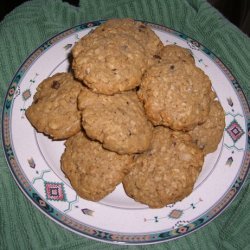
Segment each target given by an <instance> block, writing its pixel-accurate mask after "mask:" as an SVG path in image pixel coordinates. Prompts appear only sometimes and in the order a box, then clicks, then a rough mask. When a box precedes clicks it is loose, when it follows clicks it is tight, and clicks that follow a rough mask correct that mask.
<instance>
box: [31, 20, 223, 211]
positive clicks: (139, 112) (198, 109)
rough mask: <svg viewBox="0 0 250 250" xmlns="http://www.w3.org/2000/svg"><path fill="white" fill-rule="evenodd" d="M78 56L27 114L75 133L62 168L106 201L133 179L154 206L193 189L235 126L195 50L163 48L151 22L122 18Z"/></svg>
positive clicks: (84, 192)
mask: <svg viewBox="0 0 250 250" xmlns="http://www.w3.org/2000/svg"><path fill="white" fill-rule="evenodd" d="M72 55H73V62H72V71H73V74H71V73H58V74H56V75H54V76H52V77H49V78H47V79H45V80H44V81H43V82H42V83H41V84H40V85H39V86H38V88H37V92H36V94H35V95H34V101H33V103H32V105H31V106H30V107H29V108H28V109H27V111H26V116H27V118H28V119H29V121H30V122H31V124H32V125H33V126H34V127H35V128H36V129H37V131H38V132H42V133H44V134H46V135H48V136H49V137H51V138H53V139H54V140H62V139H66V142H65V146H66V149H65V152H64V153H63V155H62V157H61V167H62V170H63V172H64V173H65V175H66V176H67V177H68V178H69V180H70V182H71V185H72V187H73V188H74V189H75V190H76V192H77V193H78V195H79V196H81V197H82V198H85V199H88V200H91V201H98V200H100V199H102V198H104V197H105V196H106V195H108V194H109V193H111V192H112V191H113V190H114V189H115V188H116V186H117V185H118V184H120V183H123V187H124V189H125V192H126V193H127V195H128V196H129V197H131V198H133V199H135V200H136V201H138V202H141V203H143V204H146V205H148V206H149V207H152V208H160V207H163V206H165V205H167V204H169V203H173V202H176V201H178V200H182V199H183V198H184V197H186V196H187V195H189V194H190V193H191V192H192V189H193V186H194V183H195V181H196V179H197V177H198V175H199V173H200V171H201V168H202V165H203V161H204V156H205V155H206V154H207V153H210V152H213V151H214V150H216V148H217V145H218V143H219V141H220V139H221V137H222V133H223V129H224V126H225V121H224V112H223V109H222V107H221V105H220V103H219V102H218V101H216V100H215V97H216V95H215V93H214V92H213V91H212V89H211V82H210V80H209V78H208V76H206V75H205V74H204V72H203V71H202V70H201V69H199V68H197V67H196V66H195V61H194V59H193V57H192V55H191V53H190V52H189V50H186V49H184V48H181V47H178V46H175V45H169V46H163V44H162V42H161V41H160V39H159V38H158V37H157V36H156V34H155V33H154V32H153V31H152V30H151V29H150V28H149V27H148V26H147V25H145V24H143V23H141V22H137V21H134V20H131V19H113V20H109V21H107V22H106V23H104V24H102V25H101V26H99V27H98V28H96V29H95V30H94V31H93V32H91V33H89V34H88V35H87V36H84V37H83V38H82V39H81V40H80V41H79V42H78V43H77V44H76V45H75V46H74V48H73V49H72ZM37 113H39V114H41V115H39V116H37V115H36V114H37ZM211 135H212V136H211Z"/></svg>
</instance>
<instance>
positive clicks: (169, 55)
mask: <svg viewBox="0 0 250 250" xmlns="http://www.w3.org/2000/svg"><path fill="white" fill-rule="evenodd" d="M158 59H160V60H164V61H165V63H176V62H179V61H183V62H190V63H193V64H195V60H194V58H193V55H192V52H191V51H190V50H189V49H186V48H183V47H180V46H177V45H166V46H164V47H163V48H162V49H161V50H160V52H159V56H158Z"/></svg>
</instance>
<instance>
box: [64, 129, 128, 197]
mask: <svg viewBox="0 0 250 250" xmlns="http://www.w3.org/2000/svg"><path fill="white" fill-rule="evenodd" d="M65 145H66V149H65V151H64V153H63V155H62V157H61V168H62V171H63V172H64V173H65V175H66V177H67V178H68V179H69V180H70V183H71V185H72V187H73V188H74V190H75V191H76V192H77V194H78V195H79V196H80V197H82V198H84V199H87V200H91V201H98V200H100V199H102V198H104V197H105V196H106V195H108V194H109V193H111V192H112V191H113V190H114V189H115V187H116V186H117V185H118V184H119V183H121V181H122V180H123V178H124V176H125V175H126V174H127V173H128V172H129V171H130V169H131V167H132V161H133V157H132V156H129V155H119V154H117V153H114V152H111V151H108V150H106V149H103V147H102V145H101V144H100V143H99V142H96V141H91V140H89V139H87V137H86V136H85V135H84V134H83V133H82V132H79V133H78V134H76V135H74V136H73V137H71V138H69V139H68V140H67V141H66V143H65Z"/></svg>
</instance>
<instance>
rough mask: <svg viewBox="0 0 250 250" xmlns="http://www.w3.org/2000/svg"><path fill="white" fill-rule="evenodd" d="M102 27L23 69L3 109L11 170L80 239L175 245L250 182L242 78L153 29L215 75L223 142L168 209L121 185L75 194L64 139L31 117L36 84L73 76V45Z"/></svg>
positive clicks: (66, 39) (42, 50)
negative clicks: (88, 195)
mask: <svg viewBox="0 0 250 250" xmlns="http://www.w3.org/2000/svg"><path fill="white" fill-rule="evenodd" d="M102 22H103V21H96V22H91V23H86V24H82V25H79V26H76V27H74V28H72V29H69V30H66V31H64V32H62V33H60V34H58V35H56V36H55V37H53V38H51V39H50V40H48V41H47V42H45V43H44V44H42V45H41V46H40V47H39V48H38V49H37V50H35V51H34V52H33V53H32V54H31V55H30V56H29V57H28V58H27V60H26V61H25V62H24V63H23V64H22V65H21V67H20V68H19V70H18V71H17V73H16V75H15V76H14V78H13V80H12V82H11V84H10V87H9V89H8V92H7V95H6V99H5V103H4V108H3V126H2V128H3V130H2V132H3V145H4V149H5V154H6V158H7V161H8V164H9V167H10V170H11V172H12V174H13V177H14V178H15V180H16V182H17V184H18V185H19V187H20V188H21V190H22V191H23V193H24V194H25V195H26V196H27V197H28V198H29V199H30V200H31V201H32V203H33V204H34V205H36V206H37V207H38V208H39V209H40V210H41V211H42V212H44V213H45V214H46V215H47V216H48V217H50V218H51V219H53V220H54V221H56V222H58V223H59V224H60V225H62V226H64V227H65V228H67V229H70V230H72V231H74V232H76V233H79V234H81V235H84V236H87V237H91V238H93V239H98V240H102V241H107V242H112V243H126V244H147V243H156V242H162V241H167V240H171V239H175V238H178V237H181V236H184V235H186V234H188V233H190V232H192V231H194V230H196V229H198V228H200V227H201V226H204V225H205V224H207V223H208V222H209V221H211V220H212V219H213V218H215V217H216V216H217V215H218V214H220V213H221V212H222V211H223V210H224V209H225V207H227V205H228V204H229V203H230V202H231V201H232V200H233V198H234V197H235V196H236V194H237V193H238V192H239V190H240V188H241V187H242V184H243V181H244V179H245V178H246V176H247V172H248V168H249V159H250V155H249V152H248V146H249V145H248V128H247V125H248V119H249V107H248V104H247V101H246V99H245V97H244V94H243V92H242V89H241V88H240V86H239V84H238V82H237V80H236V79H235V78H234V77H233V76H232V75H231V73H230V72H229V71H228V69H227V68H226V67H225V66H224V65H223V63H222V62H221V61H220V60H219V59H218V58H217V57H216V56H215V55H214V54H212V53H211V52H210V51H209V50H208V49H206V48H205V47H204V46H202V45H201V44H200V43H198V42H197V41H194V40H193V39H191V38H189V37H187V36H186V35H184V34H181V33H178V32H176V31H173V30H171V29H169V28H166V27H163V26H159V25H154V24H149V25H150V26H151V27H152V28H153V29H154V31H155V32H156V34H157V35H158V36H159V37H160V38H161V40H162V41H163V43H164V44H177V45H180V46H182V47H186V48H189V49H190V50H191V51H192V52H193V55H194V57H195V60H196V65H197V66H198V67H200V68H201V69H202V70H204V71H205V73H206V74H207V75H208V76H209V77H210V79H211V81H212V85H213V88H214V90H215V92H216V93H217V95H218V98H219V100H220V102H221V104H222V106H223V108H224V110H225V114H226V127H225V131H224V135H223V139H222V141H221V142H220V144H219V146H218V149H217V151H216V152H214V153H213V154H209V155H207V157H206V159H205V164H204V166H203V170H202V172H201V174H200V176H199V178H198V180H197V182H196V184H195V189H194V191H193V192H192V194H191V195H189V196H188V197H187V198H185V199H184V200H182V201H181V202H177V203H175V204H172V205H168V206H166V207H165V208H162V209H149V208H148V207H147V206H145V205H142V204H139V203H136V202H135V201H133V200H132V199H130V198H128V197H127V196H126V195H125V193H124V190H123V188H122V186H121V185H120V186H118V187H117V188H116V190H115V191H114V192H113V193H112V194H110V195H108V196H107V197H106V198H104V199H103V200H101V201H100V202H90V201H87V200H84V199H82V198H80V197H79V196H77V195H76V193H75V191H74V190H73V189H72V188H71V186H70V183H69V181H68V180H67V179H66V178H65V176H64V174H63V173H62V171H61V170H60V156H61V154H62V152H63V150H64V144H63V142H62V141H59V142H56V141H51V140H50V139H48V137H46V136H44V135H43V134H39V133H37V132H36V131H34V129H33V128H32V126H31V125H30V123H29V122H28V120H27V119H26V117H25V109H26V108H27V107H28V106H29V105H30V104H31V102H32V99H33V98H32V97H33V95H34V93H35V90H36V87H37V85H38V84H39V83H40V82H41V81H42V80H43V79H45V78H47V77H48V76H51V75H53V74H55V73H56V72H63V71H68V69H69V60H68V58H69V55H70V51H71V48H72V46H74V44H75V42H77V41H78V40H79V39H80V38H81V37H82V36H84V35H86V34H87V33H88V32H89V31H90V30H91V29H93V28H94V27H95V26H98V25H100V24H101V23H102Z"/></svg>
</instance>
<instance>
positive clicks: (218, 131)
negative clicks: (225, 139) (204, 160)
mask: <svg viewBox="0 0 250 250" xmlns="http://www.w3.org/2000/svg"><path fill="white" fill-rule="evenodd" d="M224 128H225V113H224V110H223V108H222V106H221V104H220V103H219V102H218V101H213V102H212V103H211V107H210V112H209V115H208V119H207V120H206V121H205V122H204V123H203V124H201V125H198V126H196V127H195V128H194V129H193V130H191V131H189V134H190V135H191V137H192V138H193V140H194V141H195V142H196V143H197V145H198V147H199V148H201V149H203V151H204V153H205V154H208V153H212V152H214V151H215V150H216V149H217V146H218V144H219V142H220V140H221V138H222V135H223V131H224Z"/></svg>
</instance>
